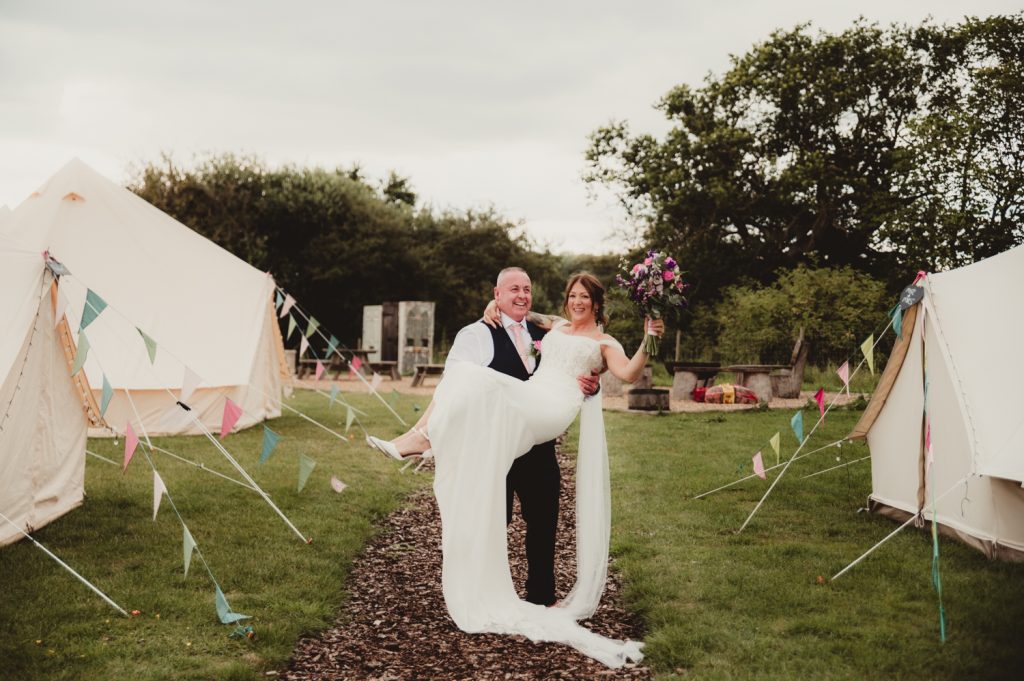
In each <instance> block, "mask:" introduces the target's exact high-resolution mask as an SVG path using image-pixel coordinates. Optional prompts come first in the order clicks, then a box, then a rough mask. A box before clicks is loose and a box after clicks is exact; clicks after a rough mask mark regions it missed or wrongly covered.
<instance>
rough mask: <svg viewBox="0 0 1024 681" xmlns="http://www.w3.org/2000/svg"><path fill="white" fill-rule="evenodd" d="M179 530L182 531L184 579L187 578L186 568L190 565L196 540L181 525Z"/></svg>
mask: <svg viewBox="0 0 1024 681" xmlns="http://www.w3.org/2000/svg"><path fill="white" fill-rule="evenodd" d="M181 528H182V530H184V534H183V537H182V549H183V550H184V555H185V577H188V566H189V565H191V564H192V551H193V550H194V549H195V548H196V540H195V539H193V538H192V533H191V532H189V531H188V528H187V527H185V526H184V525H182V526H181Z"/></svg>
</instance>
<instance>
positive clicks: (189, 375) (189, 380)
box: [178, 367, 203, 403]
mask: <svg viewBox="0 0 1024 681" xmlns="http://www.w3.org/2000/svg"><path fill="white" fill-rule="evenodd" d="M202 380H203V379H201V378H200V377H199V374H197V373H196V372H194V371H192V370H191V369H189V368H188V367H185V375H184V376H183V377H182V379H181V394H180V395H178V400H180V401H181V402H186V403H187V402H188V399H189V398H190V397H192V393H194V392H195V391H196V388H198V387H199V384H200V383H201V382H202Z"/></svg>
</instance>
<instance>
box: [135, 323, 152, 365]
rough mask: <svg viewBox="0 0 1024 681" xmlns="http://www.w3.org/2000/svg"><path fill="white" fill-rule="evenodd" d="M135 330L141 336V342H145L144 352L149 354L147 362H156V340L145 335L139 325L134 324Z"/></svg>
mask: <svg viewBox="0 0 1024 681" xmlns="http://www.w3.org/2000/svg"><path fill="white" fill-rule="evenodd" d="M135 330H136V331H138V332H139V335H140V336H142V342H143V343H145V344H146V352H147V353H148V354H149V363H150V364H153V363H154V362H156V341H155V340H153V339H152V338H150V337H149V336H148V335H146V332H145V331H143V330H142V329H140V328H139V327H137V326H136V327H135Z"/></svg>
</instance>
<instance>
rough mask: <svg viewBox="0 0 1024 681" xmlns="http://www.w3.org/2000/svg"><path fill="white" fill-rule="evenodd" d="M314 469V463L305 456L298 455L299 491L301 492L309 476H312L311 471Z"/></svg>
mask: <svg viewBox="0 0 1024 681" xmlns="http://www.w3.org/2000/svg"><path fill="white" fill-rule="evenodd" d="M314 468H316V461H314V460H313V459H311V458H309V457H308V456H306V455H305V454H300V455H299V491H300V492H301V491H302V490H303V488H304V487H305V486H306V483H307V482H308V481H309V476H310V475H312V473H313V469H314Z"/></svg>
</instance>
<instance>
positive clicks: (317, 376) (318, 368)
mask: <svg viewBox="0 0 1024 681" xmlns="http://www.w3.org/2000/svg"><path fill="white" fill-rule="evenodd" d="M313 375H314V376H315V379H314V380H317V381H319V380H320V377H321V376H323V375H324V363H323V362H321V361H320V360H317V361H316V372H315V373H314V374H313Z"/></svg>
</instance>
